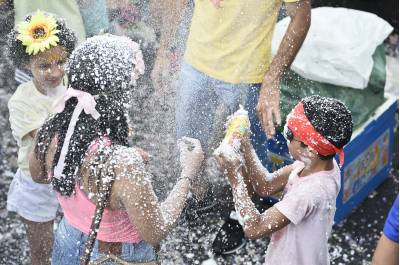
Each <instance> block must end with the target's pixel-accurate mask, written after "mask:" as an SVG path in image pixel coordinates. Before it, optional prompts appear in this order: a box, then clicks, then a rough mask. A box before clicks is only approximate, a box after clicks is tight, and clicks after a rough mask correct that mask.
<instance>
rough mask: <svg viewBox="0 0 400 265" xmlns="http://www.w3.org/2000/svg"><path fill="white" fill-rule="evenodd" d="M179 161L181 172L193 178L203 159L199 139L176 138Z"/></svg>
mask: <svg viewBox="0 0 400 265" xmlns="http://www.w3.org/2000/svg"><path fill="white" fill-rule="evenodd" d="M178 146H179V152H180V155H179V161H180V162H181V167H182V174H183V175H184V176H186V177H189V178H191V179H193V178H194V177H195V176H196V175H197V173H198V171H199V170H200V166H201V163H202V162H203V159H204V153H203V149H202V148H201V143H200V141H199V140H197V139H194V138H189V137H183V138H182V139H179V140H178Z"/></svg>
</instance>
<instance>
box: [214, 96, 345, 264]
mask: <svg viewBox="0 0 400 265" xmlns="http://www.w3.org/2000/svg"><path fill="white" fill-rule="evenodd" d="M352 126H353V123H352V117H351V113H350V111H349V110H348V109H347V108H346V106H345V105H344V104H343V103H342V102H340V101H338V100H335V99H332V98H323V97H320V96H311V97H307V98H304V99H302V100H301V101H300V102H299V103H298V104H297V105H296V106H295V108H294V109H293V110H292V111H291V113H290V114H289V115H288V117H287V122H286V125H285V130H284V135H285V138H286V139H287V144H288V148H289V152H290V154H291V155H292V157H293V159H294V160H295V162H294V163H293V164H291V165H288V166H286V167H284V168H281V169H280V170H278V171H276V172H274V173H269V172H268V171H267V170H266V169H265V168H264V167H263V166H262V165H261V163H260V160H259V159H258V157H257V155H256V154H255V151H254V149H253V147H252V145H251V143H250V141H249V139H248V138H244V139H243V140H242V142H241V151H242V154H241V157H240V159H231V158H228V156H224V155H221V156H220V163H221V165H222V167H223V168H224V169H225V170H226V171H225V172H226V173H227V176H228V179H229V182H230V184H231V186H232V192H233V197H234V201H235V208H236V211H237V213H238V215H239V217H240V219H241V220H240V221H241V223H242V226H243V229H244V232H245V235H246V237H248V238H249V239H257V238H262V237H265V236H266V235H269V234H272V237H271V242H270V244H269V246H268V249H267V253H266V259H265V261H266V264H273V265H279V264H282V265H326V264H329V254H328V238H329V236H330V233H331V229H332V224H333V218H334V215H335V210H336V197H337V195H338V193H339V190H340V169H339V166H338V165H337V163H336V161H335V159H334V157H335V155H336V154H339V158H340V164H341V165H343V162H344V152H343V147H344V145H345V144H347V143H348V142H349V141H350V138H351V134H352ZM242 162H244V163H242ZM280 191H283V194H284V195H283V198H282V200H281V201H279V202H278V203H276V204H275V205H274V206H273V207H271V208H270V209H268V210H267V211H266V212H264V213H262V214H260V213H259V212H258V211H257V209H256V208H255V206H254V204H253V202H252V200H251V198H250V196H249V193H250V194H251V193H252V192H256V193H257V194H258V195H260V196H268V195H272V194H276V193H277V192H280Z"/></svg>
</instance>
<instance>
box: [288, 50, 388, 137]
mask: <svg viewBox="0 0 400 265" xmlns="http://www.w3.org/2000/svg"><path fill="white" fill-rule="evenodd" d="M373 59H374V66H373V69H372V72H371V76H370V79H369V83H368V86H367V87H366V88H364V89H353V88H349V87H342V86H336V85H331V84H327V83H320V82H316V81H312V80H309V79H305V78H303V77H301V76H300V75H298V74H296V73H295V72H294V71H292V70H290V71H288V72H287V73H286V74H285V76H284V77H283V79H282V81H281V114H282V117H283V121H285V120H286V115H287V114H288V113H289V111H290V110H291V109H292V108H293V107H294V106H295V105H296V104H297V102H299V100H300V99H301V98H303V97H306V96H311V95H320V96H324V97H332V98H337V99H339V100H341V101H342V102H344V103H345V104H346V106H347V107H348V108H349V109H350V110H351V113H352V115H353V122H354V129H356V128H357V127H359V126H360V125H361V124H362V123H363V122H365V121H366V120H367V119H368V118H369V117H370V116H371V115H372V114H373V113H374V111H375V110H376V109H377V108H378V107H379V106H380V105H381V104H382V103H383V102H384V101H385V99H384V87H385V80H386V57H385V50H384V47H383V45H380V46H378V48H377V49H376V50H375V53H374V55H373Z"/></svg>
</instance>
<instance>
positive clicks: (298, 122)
mask: <svg viewBox="0 0 400 265" xmlns="http://www.w3.org/2000/svg"><path fill="white" fill-rule="evenodd" d="M287 126H288V128H289V129H290V130H291V131H292V132H293V135H294V137H296V138H297V139H299V140H300V141H302V142H303V143H304V144H306V145H308V146H310V147H311V148H313V149H314V150H315V151H317V152H318V154H321V155H324V156H327V155H334V154H339V161H340V166H343V163H344V151H343V148H337V147H336V146H334V145H333V144H331V143H330V142H329V141H328V140H327V139H326V138H325V137H324V136H322V135H321V134H320V133H319V132H317V131H316V130H315V128H314V126H312V124H311V122H310V121H309V120H308V118H307V116H306V115H305V113H304V106H303V102H300V103H298V104H297V105H296V107H294V109H293V110H292V111H291V112H290V113H289V115H288V117H287Z"/></svg>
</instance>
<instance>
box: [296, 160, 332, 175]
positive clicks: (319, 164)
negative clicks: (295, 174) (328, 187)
mask: <svg viewBox="0 0 400 265" xmlns="http://www.w3.org/2000/svg"><path fill="white" fill-rule="evenodd" d="M333 167H334V164H333V159H329V160H321V159H315V160H313V161H311V163H310V164H309V165H306V166H305V167H304V169H303V170H302V171H301V172H300V174H299V176H300V177H307V176H309V175H312V174H315V173H317V172H320V171H329V170H332V169H333Z"/></svg>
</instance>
